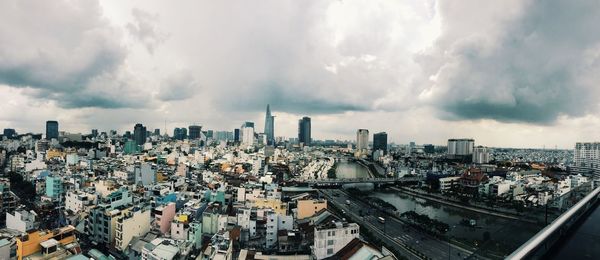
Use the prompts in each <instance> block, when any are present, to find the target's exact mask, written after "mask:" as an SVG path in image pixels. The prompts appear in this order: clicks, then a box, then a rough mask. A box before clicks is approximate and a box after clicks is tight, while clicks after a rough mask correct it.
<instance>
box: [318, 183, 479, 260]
mask: <svg viewBox="0 0 600 260" xmlns="http://www.w3.org/2000/svg"><path fill="white" fill-rule="evenodd" d="M319 191H320V192H321V193H322V194H324V195H325V196H326V197H327V198H328V201H329V202H330V203H333V204H334V205H335V206H337V207H338V208H340V209H342V210H344V214H345V215H348V216H350V217H351V219H352V220H353V221H356V222H357V223H358V224H359V225H360V226H361V228H363V229H369V230H371V231H372V232H373V233H377V234H378V235H379V236H380V238H381V239H385V240H386V242H387V244H390V245H394V246H395V248H396V249H397V250H398V251H400V252H402V253H404V254H405V256H410V258H411V259H424V257H422V256H419V255H418V254H417V253H413V252H411V250H410V249H409V248H413V249H415V250H416V251H418V252H420V253H422V254H423V255H425V256H426V257H427V259H436V260H443V259H465V258H466V257H467V256H470V255H471V254H472V252H471V251H469V250H466V249H463V248H460V247H458V246H456V245H453V244H449V243H448V242H446V241H442V240H439V239H437V238H435V237H433V236H430V235H428V234H426V233H424V232H421V231H419V230H417V229H415V228H413V227H411V226H409V225H407V224H405V223H403V222H402V221H400V220H398V219H396V218H392V217H389V216H387V215H385V214H384V213H383V212H379V211H378V210H377V209H375V208H373V207H371V206H370V205H367V204H366V203H363V202H361V201H356V200H353V199H351V198H350V197H349V196H348V194H347V193H345V192H344V191H341V190H338V189H330V190H319ZM347 200H348V201H350V204H349V205H348V204H346V201H347ZM361 211H362V212H363V216H360V212H361ZM380 216H381V217H383V218H385V224H382V223H380V222H379V219H378V218H379V217H380ZM470 259H474V258H470Z"/></svg>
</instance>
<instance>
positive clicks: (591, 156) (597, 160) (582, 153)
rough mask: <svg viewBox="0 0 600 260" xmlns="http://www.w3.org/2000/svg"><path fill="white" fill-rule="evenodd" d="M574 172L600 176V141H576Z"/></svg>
mask: <svg viewBox="0 0 600 260" xmlns="http://www.w3.org/2000/svg"><path fill="white" fill-rule="evenodd" d="M573 157H574V158H573V159H574V165H573V166H572V167H571V168H572V169H571V171H572V172H573V173H578V174H583V175H586V176H595V177H600V142H593V143H576V144H575V153H574V156H573Z"/></svg>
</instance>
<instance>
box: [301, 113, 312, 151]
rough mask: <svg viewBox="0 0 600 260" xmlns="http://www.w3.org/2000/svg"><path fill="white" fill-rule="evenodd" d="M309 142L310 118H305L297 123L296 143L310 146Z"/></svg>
mask: <svg viewBox="0 0 600 260" xmlns="http://www.w3.org/2000/svg"><path fill="white" fill-rule="evenodd" d="M311 141H312V139H311V123H310V117H307V116H305V117H303V118H302V119H300V120H299V121H298V142H299V143H303V144H304V145H305V146H310V143H311Z"/></svg>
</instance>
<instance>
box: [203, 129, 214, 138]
mask: <svg viewBox="0 0 600 260" xmlns="http://www.w3.org/2000/svg"><path fill="white" fill-rule="evenodd" d="M204 135H205V136H206V138H209V139H213V138H214V137H215V131H213V130H206V131H205V132H204Z"/></svg>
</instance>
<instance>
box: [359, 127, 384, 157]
mask: <svg viewBox="0 0 600 260" xmlns="http://www.w3.org/2000/svg"><path fill="white" fill-rule="evenodd" d="M386 136H387V135H386ZM386 138H387V137H386ZM367 150H369V130H367V129H358V131H356V151H357V152H361V153H364V152H366V151H367Z"/></svg>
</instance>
